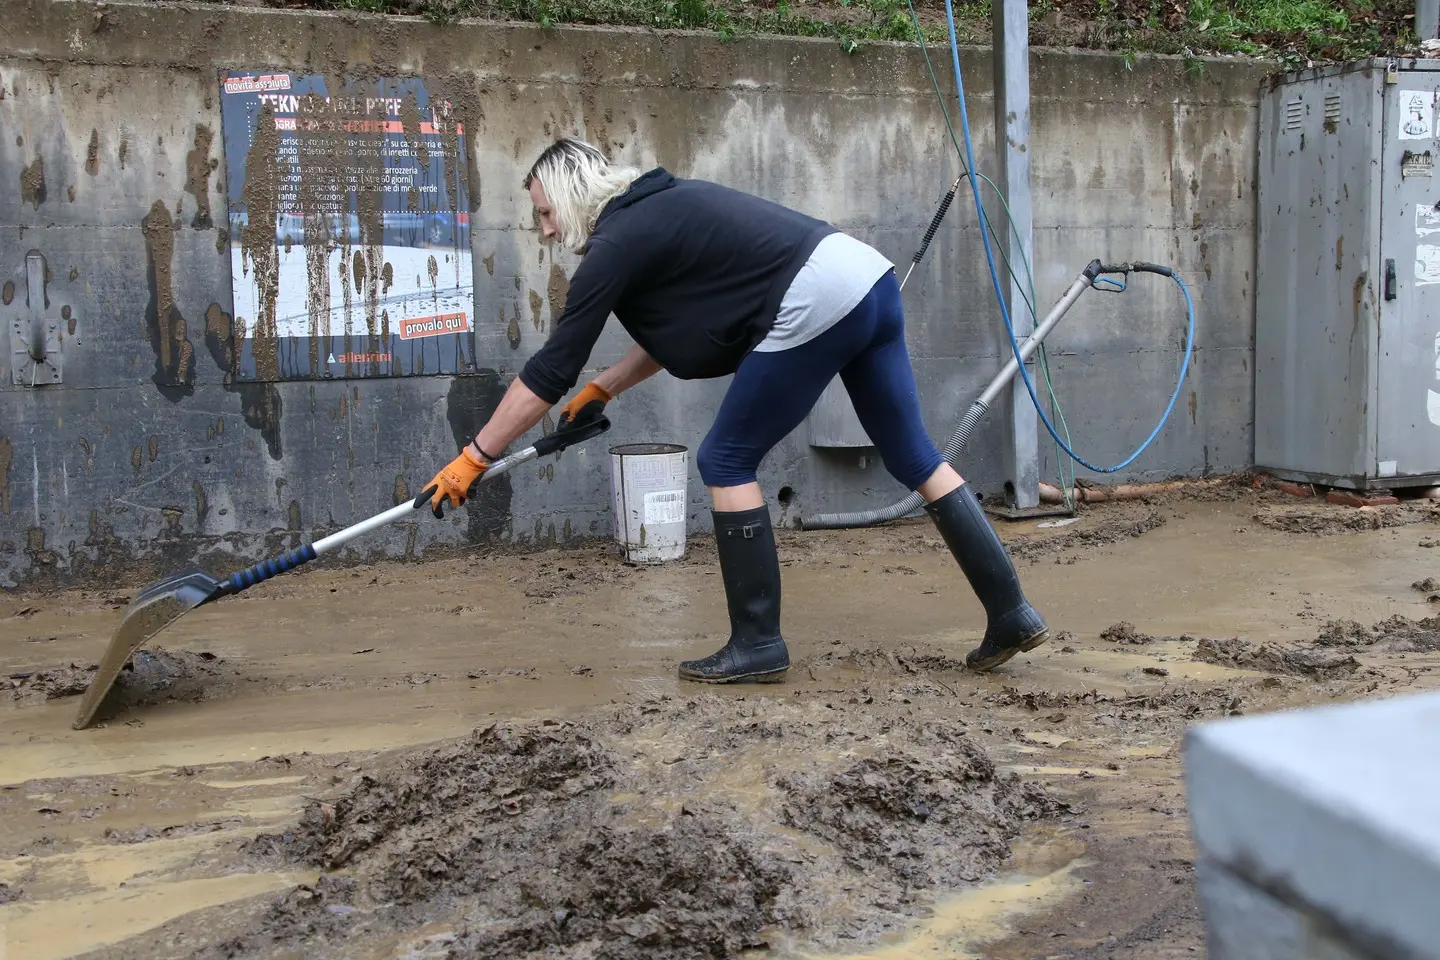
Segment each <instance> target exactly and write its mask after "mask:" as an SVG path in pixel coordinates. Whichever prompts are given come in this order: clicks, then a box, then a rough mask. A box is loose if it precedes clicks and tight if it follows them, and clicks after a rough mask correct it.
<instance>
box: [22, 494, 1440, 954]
mask: <svg viewBox="0 0 1440 960" xmlns="http://www.w3.org/2000/svg"><path fill="white" fill-rule="evenodd" d="M1437 520H1440V507H1437V506H1435V505H1432V504H1431V503H1429V502H1411V503H1404V502H1402V503H1400V504H1396V505H1393V506H1386V507H1379V508H1373V509H1372V508H1366V509H1364V510H1356V509H1353V508H1349V507H1339V506H1330V505H1328V504H1325V503H1323V502H1319V501H1314V500H1308V501H1307V500H1298V499H1295V498H1292V497H1290V496H1287V495H1284V494H1281V493H1278V492H1273V491H1271V490H1269V489H1265V490H1259V491H1257V490H1253V489H1251V488H1250V487H1249V486H1248V485H1244V484H1226V485H1220V486H1216V487H1211V488H1207V489H1205V490H1201V491H1193V492H1190V493H1186V494H1181V495H1172V496H1168V497H1166V498H1163V499H1157V500H1154V501H1149V502H1130V503H1116V504H1097V505H1092V506H1088V507H1086V508H1085V509H1084V510H1083V512H1082V513H1081V515H1080V516H1079V518H1078V519H1077V520H1075V521H1074V522H1071V523H1063V524H1059V525H1056V524H1055V522H1054V521H1053V520H1047V521H1036V520H1029V521H1023V522H1015V523H1008V522H1003V521H1002V522H1001V523H1000V528H1001V531H1002V535H1003V536H1004V537H1005V538H1006V540H1007V542H1009V543H1010V545H1011V547H1012V549H1013V551H1014V553H1015V555H1016V556H1017V557H1018V558H1019V560H1018V564H1019V568H1020V571H1021V575H1022V577H1023V578H1024V581H1025V583H1026V585H1027V588H1028V590H1029V591H1030V593H1031V595H1032V597H1033V599H1034V600H1035V601H1036V602H1037V604H1038V605H1039V606H1040V607H1041V608H1042V609H1043V610H1044V611H1045V613H1046V614H1047V615H1048V617H1049V619H1050V622H1051V624H1052V627H1053V629H1054V631H1055V636H1054V638H1053V639H1052V640H1051V642H1050V643H1048V644H1046V645H1045V646H1043V647H1040V648H1039V649H1037V650H1036V651H1034V652H1032V653H1030V654H1025V655H1022V656H1020V657H1017V658H1016V659H1015V660H1012V661H1011V662H1010V663H1009V664H1007V665H1006V666H1005V667H1003V668H1001V669H1000V670H999V671H997V672H995V673H994V674H991V675H975V674H970V673H967V672H966V671H965V670H964V669H963V658H964V654H965V652H966V651H967V650H968V649H970V648H971V647H972V646H973V645H974V643H975V642H976V641H977V639H978V637H979V634H980V632H981V630H982V626H983V621H982V615H981V610H980V607H979V605H978V604H977V603H976V602H975V601H974V599H973V596H972V595H971V594H970V593H969V591H968V588H967V587H966V586H965V583H964V581H963V579H962V578H961V576H960V574H959V572H958V570H957V569H956V567H955V565H954V563H953V561H952V560H951V559H950V558H949V556H948V554H946V553H945V552H944V550H943V545H942V543H941V541H940V539H939V537H938V535H937V534H936V533H935V531H934V530H933V528H931V527H929V526H928V525H927V524H926V523H924V522H915V521H912V522H905V523H900V524H896V525H893V526H890V527H887V528H883V529H878V530H864V531H845V532H826V533H801V532H797V531H785V532H783V533H782V535H781V552H782V561H783V570H784V577H785V580H784V588H785V627H786V631H787V634H788V637H789V640H790V643H791V652H792V660H793V664H794V665H793V668H792V670H791V673H790V677H789V679H788V681H787V682H786V683H784V684H781V685H772V686H765V687H743V688H729V689H727V688H699V687H696V686H692V685H682V684H681V683H680V682H679V681H678V680H677V679H676V678H675V665H676V663H677V662H678V661H679V660H680V659H683V658H685V657H689V656H694V655H697V654H703V653H706V652H709V650H710V649H712V648H713V645H714V644H715V643H716V642H717V640H718V639H720V631H721V629H722V627H723V624H724V622H725V621H724V598H723V595H722V593H721V586H720V582H719V577H718V572H717V570H716V567H715V564H714V554H713V547H712V544H711V543H710V542H709V541H708V540H705V539H697V540H694V541H692V543H691V548H690V553H689V556H688V557H687V558H686V559H685V560H684V561H681V562H678V563H675V564H671V565H666V566H664V567H661V568H653V569H642V568H635V567H630V566H626V565H625V564H623V563H621V562H620V561H618V560H616V559H615V558H614V557H613V556H611V555H610V554H609V553H608V551H607V549H606V548H605V546H604V545H597V546H594V547H592V548H588V549H584V550H578V551H565V552H552V553H547V554H541V555H536V556H530V557H523V558H520V557H508V558H498V557H478V556H477V557H476V558H474V559H472V560H470V561H468V562H464V563H461V564H457V563H447V564H418V565H395V566H376V567H366V568H360V569H333V568H326V567H324V566H323V565H317V566H316V567H315V568H311V569H307V570H306V571H304V572H301V573H296V574H294V575H292V576H289V577H288V578H287V577H282V578H280V579H279V580H277V581H275V582H272V583H269V584H265V585H263V586H261V587H258V588H256V589H254V590H253V591H250V592H249V593H247V594H245V595H243V596H241V597H238V598H234V599H232V600H227V601H223V602H222V603H219V604H215V605H214V606H211V607H206V608H202V609H200V610H198V611H195V612H193V613H192V614H190V615H188V616H186V617H185V618H183V619H182V620H180V621H179V622H177V623H176V624H175V625H174V626H173V627H171V628H170V629H169V630H167V631H166V632H165V633H164V634H162V635H161V636H160V637H159V638H157V639H156V641H155V643H154V644H153V645H151V646H149V647H147V648H146V650H145V651H144V652H143V654H142V655H141V656H139V657H137V658H136V661H135V663H134V664H133V668H132V669H131V670H128V671H126V673H125V674H124V675H123V676H122V678H121V681H120V684H119V687H120V690H119V694H118V696H117V697H116V698H115V699H114V701H113V702H112V703H111V704H109V705H108V711H107V714H106V718H105V720H104V721H103V723H101V724H100V725H98V726H96V727H95V728H92V729H89V730H85V731H73V730H71V729H70V721H71V719H72V717H73V715H74V711H75V709H76V707H77V705H78V700H79V697H78V694H79V693H80V691H82V690H83V689H84V686H85V684H86V683H87V682H88V675H89V672H90V671H91V670H92V669H93V665H94V663H95V661H97V660H98V659H99V656H100V654H101V651H102V650H103V648H104V646H105V644H106V642H107V640H108V637H109V635H110V631H111V629H113V626H114V624H115V623H116V621H117V618H118V617H119V616H120V612H121V610H122V609H123V605H124V604H125V603H126V602H127V601H128V598H129V596H130V595H132V594H133V592H134V590H135V589H136V588H137V587H138V586H141V585H139V584H121V585H115V586H113V587H112V588H111V589H109V590H107V591H104V592H89V593H84V592H75V593H70V594H65V595H59V596H14V595H11V594H7V595H5V596H3V597H0V712H3V714H4V723H3V724H0V955H6V951H8V955H9V956H15V957H25V958H27V960H46V958H58V957H72V956H85V957H94V958H101V957H104V958H135V960H140V958H145V960H151V958H166V957H207V958H222V957H301V956H304V957H376V958H400V957H407V958H432V957H433V958H438V957H484V958H490V957H496V958H498V957H536V958H538V957H568V958H611V957H615V958H618V957H641V958H645V957H655V958H660V957H665V958H671V957H674V958H700V957H706V958H709V957H726V956H743V957H796V958H799V957H827V958H833V957H849V958H862V957H863V958H880V957H885V958H899V957H934V958H940V957H954V958H958V957H972V956H975V957H980V956H983V957H994V958H1030V957H1055V958H1082V957H1083V958H1100V957H1107V958H1108V957H1116V958H1136V960H1139V958H1147V960H1148V958H1166V957H1185V956H1194V955H1197V954H1199V955H1203V953H1204V945H1203V930H1202V925H1201V920H1200V914H1199V910H1198V907H1197V904H1196V902H1195V898H1194V889H1193V885H1192V878H1191V857H1192V851H1191V848H1190V843H1189V838H1188V824H1187V820H1186V811H1185V795H1184V785H1183V782H1182V781H1181V778H1180V772H1181V768H1180V755H1179V747H1180V743H1181V738H1182V736H1183V734H1184V731H1185V729H1186V728H1187V727H1188V726H1189V725H1190V724H1193V723H1197V722H1204V721H1208V720H1214V719H1219V718H1223V717H1226V716H1230V715H1236V714H1243V713H1251V712H1257V711H1264V710H1273V709H1279V708H1283V707H1288V706H1296V705H1303V704H1313V703H1322V702H1328V701H1335V700H1346V699H1355V698H1360V697H1377V696H1392V695H1397V694H1403V693H1408V692H1412V691H1418V690H1421V689H1427V688H1432V687H1434V686H1436V685H1437V684H1436V680H1435V677H1436V673H1435V668H1436V667H1437V666H1440V608H1437V607H1436V604H1435V601H1436V600H1437V599H1440V580H1437V579H1436V578H1437V577H1440V554H1437V553H1436V552H1435V551H1434V549H1433V547H1434V546H1435V545H1436V544H1437V543H1440V529H1437V523H1436V521H1437ZM1042 524H1043V525H1042Z"/></svg>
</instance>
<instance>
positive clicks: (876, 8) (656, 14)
mask: <svg viewBox="0 0 1440 960" xmlns="http://www.w3.org/2000/svg"><path fill="white" fill-rule="evenodd" d="M261 2H264V3H266V4H268V5H273V6H284V7H292V8H293V7H299V8H314V9H328V10H352V11H358V12H368V13H393V14H407V15H413V16H423V17H426V18H428V19H430V20H433V21H438V22H444V21H447V20H450V19H454V18H459V17H467V18H472V17H479V18H486V19H495V20H511V21H528V22H533V23H538V24H540V25H541V26H543V27H547V28H553V27H559V26H561V25H563V24H602V25H608V26H629V27H647V28H651V29H660V30H667V29H686V30H714V31H715V32H716V33H717V34H718V35H719V36H720V37H722V38H726V39H728V38H732V37H736V36H741V35H746V34H750V35H754V34H771V35H780V36H802V37H830V38H833V39H835V40H836V41H838V42H839V43H840V44H841V45H842V46H843V47H844V48H845V49H847V50H850V51H854V50H856V49H859V47H860V46H861V45H863V44H864V43H865V42H867V41H874V40H899V41H913V40H914V39H915V25H914V24H915V20H914V19H912V13H911V7H910V6H909V3H913V4H914V7H913V10H914V17H915V18H918V20H919V21H920V24H921V27H922V28H923V29H924V31H925V35H926V40H927V42H934V43H939V44H943V43H945V42H946V39H947V31H946V25H945V4H944V0H909V2H908V3H907V0H261ZM952 4H953V7H954V10H955V16H956V26H957V32H958V34H959V36H960V39H961V41H962V42H966V43H986V42H988V40H989V37H990V3H989V0H952ZM1413 14H1414V3H1413V0H1032V2H1031V3H1030V27H1031V43H1032V45H1034V46H1039V47H1078V48H1082V49H1092V50H1109V51H1117V52H1123V53H1126V54H1130V55H1135V54H1141V53H1168V54H1182V55H1184V56H1187V57H1194V58H1198V57H1204V56H1214V55H1227V54H1228V55H1236V56H1244V57H1253V58H1259V59H1265V60H1269V61H1273V62H1275V63H1276V64H1277V66H1279V67H1282V68H1284V69H1293V68H1295V67H1302V66H1308V65H1312V64H1316V63H1325V62H1333V61H1339V60H1349V59H1353V58H1356V57H1364V56H1375V55H1387V54H1400V53H1407V52H1413V50H1414V49H1415V43H1414V40H1415V37H1414V31H1413V27H1412V24H1413V20H1414V18H1413Z"/></svg>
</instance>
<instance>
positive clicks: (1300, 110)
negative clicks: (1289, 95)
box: [1285, 100, 1305, 130]
mask: <svg viewBox="0 0 1440 960" xmlns="http://www.w3.org/2000/svg"><path fill="white" fill-rule="evenodd" d="M1304 121H1305V104H1304V103H1303V102H1302V101H1300V100H1291V101H1290V102H1289V103H1287V104H1285V129H1286V130H1299V129H1300V125H1301V124H1302V123H1304Z"/></svg>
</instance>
